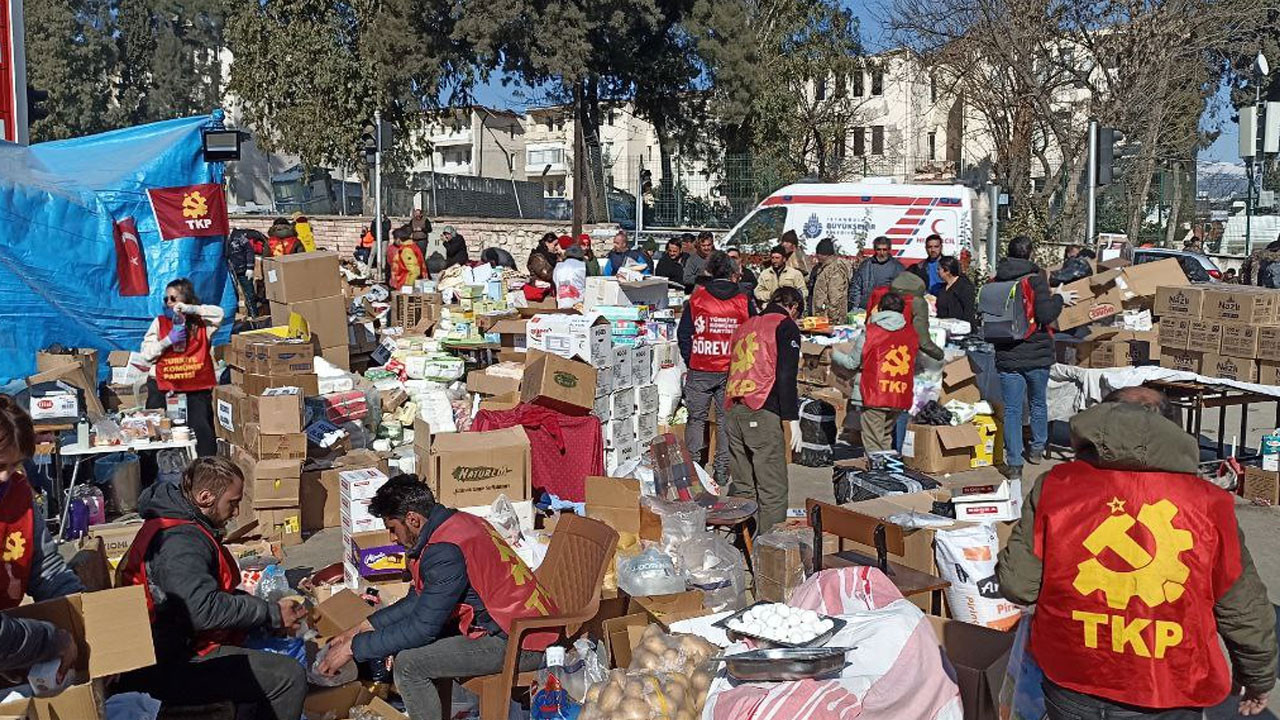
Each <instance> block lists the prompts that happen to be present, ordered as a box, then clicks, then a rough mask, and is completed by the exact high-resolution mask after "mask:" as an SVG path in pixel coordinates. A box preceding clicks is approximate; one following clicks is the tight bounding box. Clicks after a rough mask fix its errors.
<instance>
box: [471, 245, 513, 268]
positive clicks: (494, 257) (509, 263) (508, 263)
mask: <svg viewBox="0 0 1280 720" xmlns="http://www.w3.org/2000/svg"><path fill="white" fill-rule="evenodd" d="M480 261H481V262H484V263H488V264H489V267H491V268H500V267H503V268H508V269H510V270H516V269H517V268H516V259H515V258H513V257H511V253H509V252H507V251H506V250H503V249H502V248H500V247H487V248H485V249H484V252H482V253H480Z"/></svg>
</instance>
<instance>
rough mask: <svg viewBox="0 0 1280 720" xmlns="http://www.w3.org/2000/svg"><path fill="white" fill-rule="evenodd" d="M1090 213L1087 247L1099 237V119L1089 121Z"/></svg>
mask: <svg viewBox="0 0 1280 720" xmlns="http://www.w3.org/2000/svg"><path fill="white" fill-rule="evenodd" d="M1088 185H1089V214H1088V219H1087V220H1086V222H1085V247H1089V248H1092V247H1095V246H1096V245H1097V239H1098V121H1097V120H1090V121H1089V183H1088Z"/></svg>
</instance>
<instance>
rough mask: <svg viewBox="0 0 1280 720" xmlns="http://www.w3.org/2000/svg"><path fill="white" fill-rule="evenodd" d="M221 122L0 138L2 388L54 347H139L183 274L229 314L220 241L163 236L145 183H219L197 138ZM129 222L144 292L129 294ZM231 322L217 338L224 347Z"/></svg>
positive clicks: (195, 120)
mask: <svg viewBox="0 0 1280 720" xmlns="http://www.w3.org/2000/svg"><path fill="white" fill-rule="evenodd" d="M220 120H221V111H218V112H215V113H214V115H213V116H212V117H209V116H205V117H192V118H182V119H178V120H169V121H166V122H159V123H154V124H151V125H143V126H140V127H133V128H126V129H123V130H115V131H112V132H108V133H103V134H101V135H91V136H89V137H83V138H76V139H73V140H61V141H57V142H48V143H41V144H38V145H32V146H30V147H23V146H20V145H13V144H10V143H5V142H0V383H5V382H9V381H12V380H13V379H15V378H22V377H26V376H27V375H30V374H32V373H34V372H35V354H36V351H38V350H40V349H42V348H45V347H48V346H49V345H52V344H55V343H58V344H61V345H63V346H66V347H79V348H97V349H98V350H99V351H100V353H99V355H100V358H101V360H102V362H103V363H104V364H105V361H106V355H107V353H108V352H110V351H112V350H137V349H138V347H139V345H141V343H142V336H143V335H144V334H145V333H146V330H147V326H148V325H149V324H150V323H151V320H152V319H153V318H155V317H156V316H157V315H159V314H160V313H162V312H163V310H164V287H165V284H166V283H168V282H169V281H170V280H174V279H177V278H180V277H186V278H189V279H190V280H191V282H192V283H193V284H194V285H195V289H196V294H198V295H199V296H200V300H201V302H204V303H206V304H219V305H221V306H222V307H223V309H224V310H226V311H227V313H228V315H227V316H228V317H232V314H233V312H234V310H235V305H236V296H235V289H234V287H233V286H232V284H231V283H230V282H228V280H229V278H228V272H227V265H226V261H225V259H224V253H223V238H222V237H202V238H191V237H186V238H177V239H173V240H162V239H161V238H160V234H159V230H158V228H157V227H156V219H155V216H154V214H153V212H152V208H151V202H150V200H149V198H148V196H147V190H148V189H150V188H167V187H181V186H187V185H195V184H200V183H217V184H221V183H222V174H223V167H222V164H221V163H208V162H205V160H204V156H203V153H202V137H201V132H202V131H203V130H204V129H205V128H207V127H211V126H213V125H215V124H219V123H220ZM126 218H132V219H133V221H134V224H135V225H136V227H137V231H138V232H137V235H138V241H139V244H140V246H141V249H142V253H143V255H144V257H145V266H146V274H147V279H148V284H149V294H148V295H146V296H134V297H124V296H122V295H121V292H120V282H119V277H118V275H117V271H116V243H115V239H114V235H113V231H114V228H115V223H117V222H120V221H123V220H125V219H126ZM229 334H230V323H229V322H228V323H226V324H224V326H223V328H222V330H221V331H220V332H219V333H218V335H217V336H216V337H215V342H216V343H224V342H226V340H227V336H228V335H229Z"/></svg>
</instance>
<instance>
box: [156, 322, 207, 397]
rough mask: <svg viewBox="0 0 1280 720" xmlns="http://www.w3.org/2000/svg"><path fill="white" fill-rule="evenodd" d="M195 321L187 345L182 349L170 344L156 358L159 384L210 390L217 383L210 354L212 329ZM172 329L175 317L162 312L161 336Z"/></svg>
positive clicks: (184, 389)
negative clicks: (210, 333)
mask: <svg viewBox="0 0 1280 720" xmlns="http://www.w3.org/2000/svg"><path fill="white" fill-rule="evenodd" d="M192 325H194V326H195V332H191V331H190V330H189V329H188V332H187V343H186V347H185V348H183V349H182V352H177V351H175V350H174V349H173V348H169V349H168V350H165V351H164V354H163V355H161V356H160V359H159V360H156V386H157V387H159V388H160V389H161V390H164V391H166V392H168V391H174V392H195V391H196V390H211V389H213V386H214V385H217V384H218V377H217V375H215V374H214V371H213V358H212V357H210V356H209V330H208V328H206V327H205V325H204V323H203V322H198V323H192ZM190 327H191V326H190V325H188V328H190ZM172 329H173V320H171V319H170V318H169V316H168V315H161V316H160V337H162V338H163V337H165V336H167V335H168V334H169V331H170V330H172Z"/></svg>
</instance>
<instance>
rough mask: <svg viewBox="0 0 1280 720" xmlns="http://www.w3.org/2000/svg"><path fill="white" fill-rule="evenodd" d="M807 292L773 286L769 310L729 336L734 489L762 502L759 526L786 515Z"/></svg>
mask: <svg viewBox="0 0 1280 720" xmlns="http://www.w3.org/2000/svg"><path fill="white" fill-rule="evenodd" d="M803 312H804V296H803V295H801V294H800V291H799V290H796V289H795V288H793V287H781V288H778V289H777V290H775V291H774V293H773V296H772V297H771V298H770V301H769V304H768V305H767V306H766V307H765V309H764V311H763V312H762V313H761V314H760V315H757V316H755V317H753V318H750V319H749V320H747V321H746V322H745V323H743V324H742V325H741V326H740V327H739V328H738V329H737V331H736V332H734V334H733V338H732V339H731V340H730V341H729V383H728V385H727V387H726V389H725V397H726V401H725V408H726V411H725V413H724V417H725V424H727V425H728V426H729V428H728V432H729V456H730V469H731V471H732V473H733V483H732V484H731V485H730V492H731V493H732V494H734V495H738V496H742V497H748V498H751V499H753V500H755V501H756V502H757V503H759V506H760V510H759V512H758V513H757V515H756V526H757V528H758V530H759V532H767V531H768V530H770V529H772V528H773V526H774V525H776V524H778V523H780V522H782V521H783V520H786V517H787V490H788V487H789V484H788V481H787V456H786V447H785V440H784V438H783V434H782V421H783V420H798V419H799V417H800V400H799V398H798V397H797V391H796V374H797V372H798V371H799V369H800V328H799V326H797V325H796V322H795V321H796V319H797V318H799V317H800V315H801V313H803Z"/></svg>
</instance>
